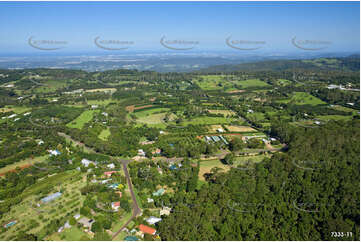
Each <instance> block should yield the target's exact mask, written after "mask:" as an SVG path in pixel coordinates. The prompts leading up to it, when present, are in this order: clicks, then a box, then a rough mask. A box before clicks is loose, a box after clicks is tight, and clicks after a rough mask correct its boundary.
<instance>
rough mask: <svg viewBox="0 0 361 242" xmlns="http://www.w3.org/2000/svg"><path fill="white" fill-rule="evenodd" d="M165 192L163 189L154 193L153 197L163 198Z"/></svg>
mask: <svg viewBox="0 0 361 242" xmlns="http://www.w3.org/2000/svg"><path fill="white" fill-rule="evenodd" d="M164 192H165V190H164V189H163V188H161V189H159V190H158V191H156V192H153V196H156V197H158V196H161V195H163V194H164Z"/></svg>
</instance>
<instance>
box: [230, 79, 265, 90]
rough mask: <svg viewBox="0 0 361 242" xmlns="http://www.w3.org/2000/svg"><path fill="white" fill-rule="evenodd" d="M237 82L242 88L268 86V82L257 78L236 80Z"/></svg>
mask: <svg viewBox="0 0 361 242" xmlns="http://www.w3.org/2000/svg"><path fill="white" fill-rule="evenodd" d="M237 84H239V85H241V86H242V87H243V88H249V87H268V86H270V85H269V84H268V83H266V82H263V81H261V80H259V79H249V80H245V81H238V82H237Z"/></svg>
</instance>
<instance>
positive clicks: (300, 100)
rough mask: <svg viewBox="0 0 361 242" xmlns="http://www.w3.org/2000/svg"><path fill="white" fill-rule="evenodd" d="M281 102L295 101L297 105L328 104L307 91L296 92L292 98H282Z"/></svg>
mask: <svg viewBox="0 0 361 242" xmlns="http://www.w3.org/2000/svg"><path fill="white" fill-rule="evenodd" d="M279 102H280V103H293V104H295V105H313V106H315V105H321V104H326V103H325V102H324V101H322V100H321V99H319V98H317V97H314V96H312V95H311V94H309V93H306V92H294V93H293V95H292V97H291V98H288V99H284V100H280V101H279Z"/></svg>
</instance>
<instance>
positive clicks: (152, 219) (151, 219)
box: [145, 216, 162, 225]
mask: <svg viewBox="0 0 361 242" xmlns="http://www.w3.org/2000/svg"><path fill="white" fill-rule="evenodd" d="M145 221H147V223H148V224H151V225H153V224H156V223H158V222H160V221H162V219H161V218H157V217H154V216H150V217H149V218H147V219H146V220H145Z"/></svg>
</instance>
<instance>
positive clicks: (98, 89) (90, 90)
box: [85, 88, 117, 93]
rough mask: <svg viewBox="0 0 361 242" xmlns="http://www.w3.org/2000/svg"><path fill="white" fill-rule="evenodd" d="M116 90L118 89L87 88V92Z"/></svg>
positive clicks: (111, 91)
mask: <svg viewBox="0 0 361 242" xmlns="http://www.w3.org/2000/svg"><path fill="white" fill-rule="evenodd" d="M116 90H117V89H116V88H97V89H89V90H86V91H85V92H110V93H113V92H115V91H116Z"/></svg>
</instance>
